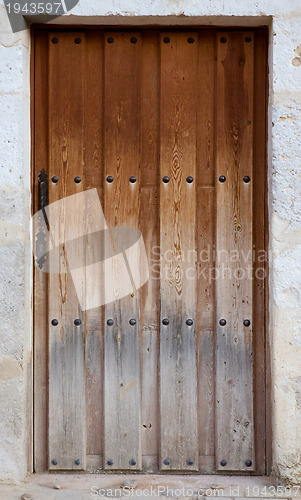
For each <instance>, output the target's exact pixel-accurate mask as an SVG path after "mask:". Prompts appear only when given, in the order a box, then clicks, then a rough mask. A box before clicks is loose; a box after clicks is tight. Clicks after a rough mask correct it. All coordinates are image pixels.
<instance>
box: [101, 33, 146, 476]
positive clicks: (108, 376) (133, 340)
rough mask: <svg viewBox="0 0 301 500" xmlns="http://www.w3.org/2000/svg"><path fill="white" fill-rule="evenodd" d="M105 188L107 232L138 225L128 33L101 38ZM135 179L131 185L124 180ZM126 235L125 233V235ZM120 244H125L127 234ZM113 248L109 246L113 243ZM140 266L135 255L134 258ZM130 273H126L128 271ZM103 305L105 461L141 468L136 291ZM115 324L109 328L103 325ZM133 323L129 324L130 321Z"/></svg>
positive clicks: (136, 100) (136, 105)
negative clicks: (111, 322)
mask: <svg viewBox="0 0 301 500" xmlns="http://www.w3.org/2000/svg"><path fill="white" fill-rule="evenodd" d="M104 46H105V75H104V80H105V83H104V86H105V90H104V91H105V111H104V112H105V115H104V116H105V137H104V148H105V149H104V158H105V177H107V176H112V177H113V178H114V181H113V182H112V183H108V182H106V183H105V189H104V208H105V218H106V221H107V224H108V226H109V227H112V226H118V225H119V226H120V225H124V226H132V227H135V228H137V227H138V225H139V186H140V172H139V161H140V54H141V38H140V35H139V34H137V33H136V34H135V33H134V34H133V33H116V32H113V33H106V34H105V41H104ZM131 176H134V177H135V178H136V182H135V183H131V182H130V181H129V178H130V177H131ZM129 233H130V232H129ZM129 233H128V235H126V234H124V239H123V241H122V245H123V246H124V249H125V250H126V249H127V248H128V246H129V245H130V238H129V236H130V234H129ZM112 244H113V247H114V241H113V239H112ZM136 257H137V259H136V262H137V265H138V266H139V255H137V256H136ZM122 263H123V264H124V261H123V256H120V259H119V263H116V262H115V264H113V265H112V268H111V271H109V270H107V271H106V282H105V286H106V287H107V286H108V285H109V282H112V280H113V281H114V283H117V282H122V283H124V285H125V287H127V286H128V285H130V283H131V276H130V273H129V276H128V277H126V271H125V268H124V267H123V266H122ZM128 271H129V269H128ZM131 290H132V291H131V293H130V295H128V296H126V297H124V298H119V296H118V294H117V292H116V300H115V301H114V302H112V303H110V304H106V306H105V456H104V461H105V463H104V466H105V468H106V469H109V470H114V469H119V470H127V469H130V470H139V469H141V401H140V353H139V291H137V290H136V289H135V287H134V286H133V287H132V288H131ZM109 319H112V320H113V321H114V325H113V326H109V325H108V324H107V322H108V320H109ZM131 319H134V320H135V321H136V324H135V325H130V323H129V322H130V320H131Z"/></svg>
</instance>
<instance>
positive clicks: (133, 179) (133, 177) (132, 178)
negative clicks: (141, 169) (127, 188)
mask: <svg viewBox="0 0 301 500" xmlns="http://www.w3.org/2000/svg"><path fill="white" fill-rule="evenodd" d="M136 180H137V179H136V177H135V176H134V175H131V177H130V179H129V181H130V182H131V183H132V184H135V182H136Z"/></svg>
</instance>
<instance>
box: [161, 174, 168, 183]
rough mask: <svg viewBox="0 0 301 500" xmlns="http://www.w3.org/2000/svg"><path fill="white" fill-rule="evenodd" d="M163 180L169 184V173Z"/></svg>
mask: <svg viewBox="0 0 301 500" xmlns="http://www.w3.org/2000/svg"><path fill="white" fill-rule="evenodd" d="M162 181H163V182H164V183H165V184H167V183H168V182H169V177H168V176H167V175H164V177H163V179H162Z"/></svg>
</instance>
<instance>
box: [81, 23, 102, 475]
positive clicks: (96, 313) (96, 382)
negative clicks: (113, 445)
mask: <svg viewBox="0 0 301 500" xmlns="http://www.w3.org/2000/svg"><path fill="white" fill-rule="evenodd" d="M85 76H86V86H85V98H86V105H85V123H89V126H88V127H86V129H85V154H86V166H87V167H86V169H85V174H84V187H85V189H87V190H88V189H97V193H98V196H99V200H100V203H101V205H102V206H103V184H104V165H103V118H104V117H103V92H102V85H103V34H102V33H99V32H98V31H88V32H87V33H86V67H85ZM92 216H93V214H91V217H90V218H92ZM99 243H100V244H103V241H102V240H101V239H100V242H99ZM95 246H96V242H95V239H94V235H93V234H91V235H87V240H86V249H85V250H86V264H87V265H89V264H91V262H96V261H97V259H96V258H95V254H96V253H97V252H98V250H99V249H98V248H95ZM94 286H95V287H98V288H101V289H103V286H104V283H103V281H102V280H99V279H98V276H97V275H96V276H95V284H94ZM101 295H102V296H103V290H102V293H101ZM85 330H86V335H85V353H86V358H85V369H86V411H87V417H86V432H87V455H90V456H98V457H101V458H102V454H103V446H104V442H103V441H104V440H103V432H104V426H103V418H104V414H103V413H104V403H103V401H104V393H103V387H104V359H103V358H104V306H103V305H102V304H99V305H98V307H95V308H93V309H90V310H87V311H85ZM99 462H100V463H101V465H102V460H100V459H99V458H98V463H99Z"/></svg>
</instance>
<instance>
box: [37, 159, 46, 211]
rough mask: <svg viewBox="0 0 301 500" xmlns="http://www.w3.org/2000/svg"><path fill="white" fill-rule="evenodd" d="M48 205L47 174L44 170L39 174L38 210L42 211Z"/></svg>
mask: <svg viewBox="0 0 301 500" xmlns="http://www.w3.org/2000/svg"><path fill="white" fill-rule="evenodd" d="M47 205H48V182H47V174H46V172H45V170H44V169H42V170H41V172H40V174H39V196H38V209H39V210H43V209H44V208H45V207H47Z"/></svg>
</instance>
